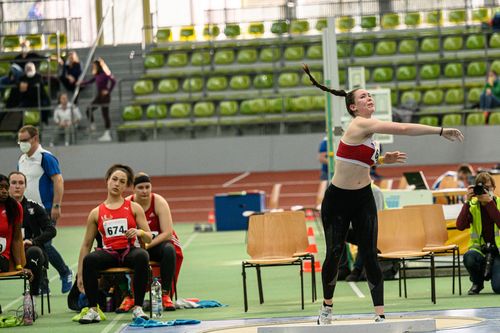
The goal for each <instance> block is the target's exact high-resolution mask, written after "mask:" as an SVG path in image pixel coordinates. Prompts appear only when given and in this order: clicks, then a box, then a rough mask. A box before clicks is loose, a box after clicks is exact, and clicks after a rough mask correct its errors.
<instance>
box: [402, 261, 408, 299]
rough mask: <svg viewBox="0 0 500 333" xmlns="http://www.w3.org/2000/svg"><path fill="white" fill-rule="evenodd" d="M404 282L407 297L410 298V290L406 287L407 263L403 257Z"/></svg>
mask: <svg viewBox="0 0 500 333" xmlns="http://www.w3.org/2000/svg"><path fill="white" fill-rule="evenodd" d="M403 284H404V289H405V298H408V291H407V289H406V265H405V260H404V259H403Z"/></svg>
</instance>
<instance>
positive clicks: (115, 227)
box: [102, 219, 128, 238]
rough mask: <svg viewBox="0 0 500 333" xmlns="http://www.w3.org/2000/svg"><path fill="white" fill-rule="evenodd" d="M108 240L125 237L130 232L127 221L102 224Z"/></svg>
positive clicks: (112, 221)
mask: <svg viewBox="0 0 500 333" xmlns="http://www.w3.org/2000/svg"><path fill="white" fill-rule="evenodd" d="M102 225H103V227H104V232H105V234H106V238H112V237H117V236H123V235H125V232H127V230H128V223H127V219H114V220H108V221H104V222H103V223H102Z"/></svg>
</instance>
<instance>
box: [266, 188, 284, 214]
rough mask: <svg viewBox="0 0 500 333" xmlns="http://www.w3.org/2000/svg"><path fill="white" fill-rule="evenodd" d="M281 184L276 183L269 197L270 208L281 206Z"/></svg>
mask: <svg viewBox="0 0 500 333" xmlns="http://www.w3.org/2000/svg"><path fill="white" fill-rule="evenodd" d="M280 192H281V184H274V185H273V189H272V191H271V196H270V197H269V205H268V207H269V209H276V208H278V207H279V202H280Z"/></svg>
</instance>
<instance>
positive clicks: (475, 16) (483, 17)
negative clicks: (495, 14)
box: [472, 8, 490, 22]
mask: <svg viewBox="0 0 500 333" xmlns="http://www.w3.org/2000/svg"><path fill="white" fill-rule="evenodd" d="M489 19H490V17H489V13H488V8H477V9H473V10H472V21H475V22H488V21H489Z"/></svg>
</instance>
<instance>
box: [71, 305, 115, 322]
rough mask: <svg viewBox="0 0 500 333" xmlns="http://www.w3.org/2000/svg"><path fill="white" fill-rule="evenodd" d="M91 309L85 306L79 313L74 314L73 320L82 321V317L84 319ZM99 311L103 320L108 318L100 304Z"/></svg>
mask: <svg viewBox="0 0 500 333" xmlns="http://www.w3.org/2000/svg"><path fill="white" fill-rule="evenodd" d="M88 311H89V308H88V307H85V308H83V309H82V310H81V311H80V313H79V314H77V315H75V316H73V318H71V320H72V321H78V322H79V321H80V319H82V318H83V317H84V316H85V315H86V314H87V312H88ZM97 313H98V314H99V318H101V321H102V320H106V319H107V318H106V315H105V314H104V312H102V310H101V308H99V305H98V306H97Z"/></svg>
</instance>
